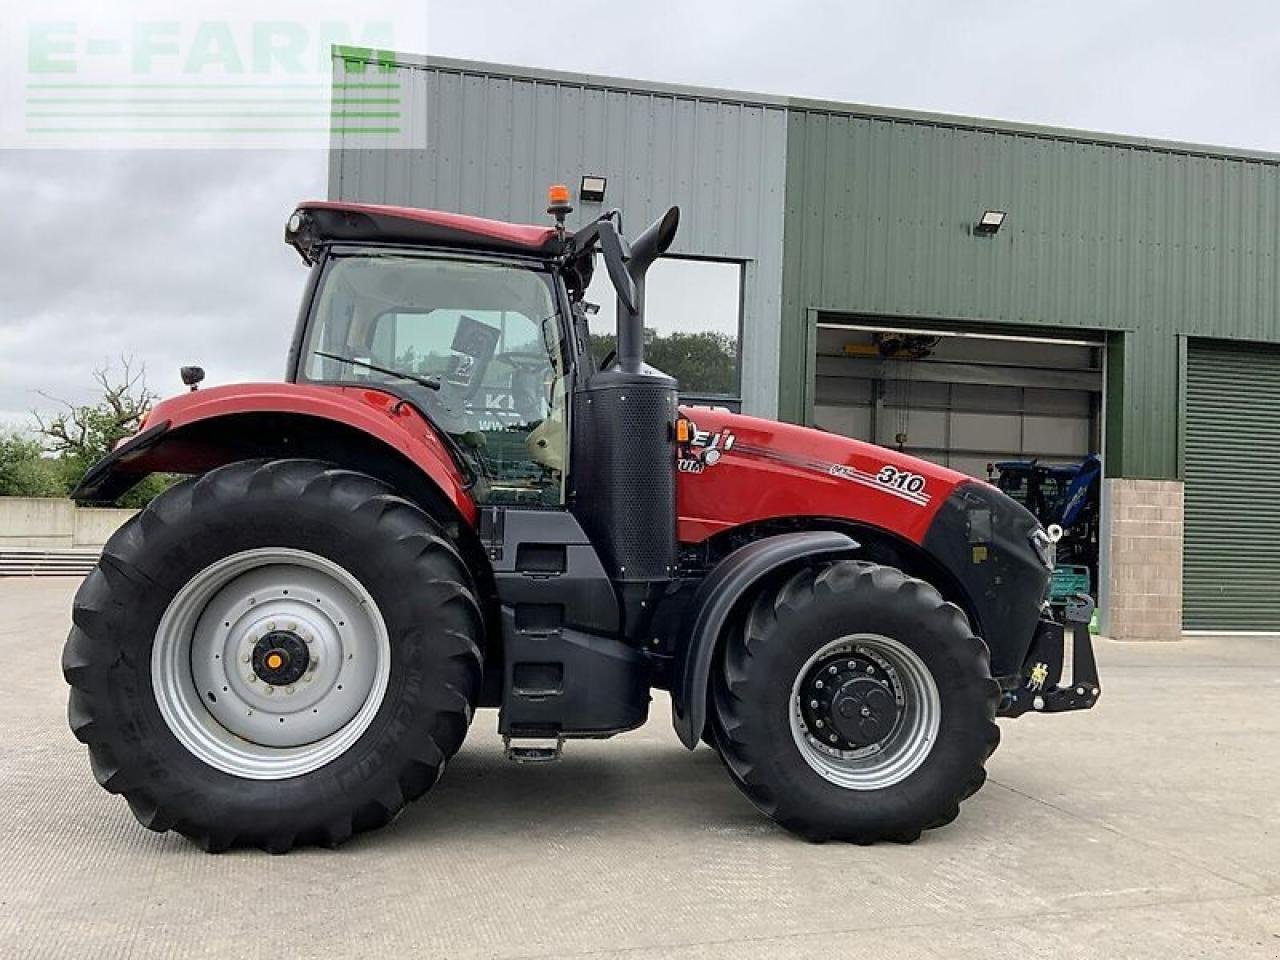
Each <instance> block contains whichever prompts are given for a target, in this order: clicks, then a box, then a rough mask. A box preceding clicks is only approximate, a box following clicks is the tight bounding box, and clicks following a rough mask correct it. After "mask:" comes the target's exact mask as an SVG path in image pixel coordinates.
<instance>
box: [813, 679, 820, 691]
mask: <svg viewBox="0 0 1280 960" xmlns="http://www.w3.org/2000/svg"><path fill="white" fill-rule="evenodd" d="M813 685H814V686H815V687H817V688H818V689H819V690H821V689H822V681H821V680H815V681H813Z"/></svg>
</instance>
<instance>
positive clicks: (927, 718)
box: [712, 560, 1000, 843]
mask: <svg viewBox="0 0 1280 960" xmlns="http://www.w3.org/2000/svg"><path fill="white" fill-rule="evenodd" d="M719 668H720V669H719V670H718V671H717V675H716V676H715V677H714V680H713V699H714V703H713V706H714V709H713V711H712V713H713V723H714V731H715V739H716V744H717V747H718V749H719V751H720V755H721V757H722V758H723V760H724V762H725V765H726V766H727V767H728V769H729V773H730V776H731V777H732V778H733V780H734V782H735V783H736V784H737V785H738V787H739V788H740V789H742V791H743V792H744V793H745V794H746V795H747V797H748V798H750V800H751V802H752V803H754V804H755V805H756V806H757V807H758V808H759V809H760V810H761V811H763V812H764V813H765V814H767V815H768V816H769V817H771V818H772V819H774V820H775V821H777V822H778V823H779V824H781V825H782V826H784V827H786V828H787V829H788V830H791V831H792V832H794V833H797V834H799V835H801V836H803V837H805V838H807V839H810V840H829V839H830V840H848V841H852V842H855V843H873V842H876V841H879V840H893V841H898V842H911V841H913V840H915V839H916V838H918V837H919V836H920V833H921V831H922V830H926V829H930V828H932V827H938V826H942V825H943V824H946V823H950V822H951V821H952V820H954V819H955V817H956V816H957V814H958V813H959V804H960V802H961V801H962V800H964V799H965V798H966V797H968V796H970V795H971V794H973V793H975V792H976V791H977V790H978V788H979V787H981V785H982V783H983V781H984V779H985V777H986V773H985V770H984V766H983V764H984V763H985V761H986V759H987V757H988V756H990V755H991V752H992V751H993V750H994V749H995V748H996V745H997V744H998V743H999V739H1000V731H999V728H998V727H997V726H996V725H995V722H994V719H995V711H996V705H997V701H998V696H999V687H998V685H997V684H996V682H995V681H994V680H993V679H992V678H991V670H990V663H989V658H988V652H987V648H986V645H985V644H984V643H983V642H982V641H981V640H980V639H978V638H976V637H974V636H973V633H972V631H971V629H970V627H969V623H968V620H967V618H966V617H965V615H964V613H963V612H962V611H961V610H960V609H959V608H958V607H956V606H955V605H954V604H951V603H947V602H946V601H945V600H943V599H942V597H941V595H939V593H938V592H937V591H936V590H935V589H934V588H933V587H931V586H930V585H929V584H927V583H924V582H923V581H920V580H916V579H913V578H910V577H908V576H906V575H905V574H903V573H902V572H901V571H899V570H895V569H893V568H891V567H882V566H876V565H874V564H868V563H860V562H855V561H848V560H845V561H838V562H835V563H831V564H828V565H826V566H823V567H819V568H816V569H803V570H801V571H799V572H797V573H795V574H794V575H792V576H791V577H789V578H788V579H786V580H784V581H783V582H781V583H777V584H774V585H773V586H771V587H769V588H767V589H765V590H763V591H762V592H761V593H760V594H759V595H758V596H757V597H756V598H755V600H754V602H753V604H752V606H751V607H750V609H749V610H748V611H746V614H745V617H744V620H743V622H742V626H741V629H740V630H737V631H735V632H733V633H732V634H731V635H730V636H728V637H727V639H726V642H725V647H724V650H723V653H722V657H721V660H720V664H719Z"/></svg>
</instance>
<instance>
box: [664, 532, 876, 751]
mask: <svg viewBox="0 0 1280 960" xmlns="http://www.w3.org/2000/svg"><path fill="white" fill-rule="evenodd" d="M857 548H858V544H857V541H855V540H853V539H852V538H851V537H848V536H845V535H844V534H843V533H837V532H835V531H833V530H812V531H805V532H802V533H783V534H778V535H776V536H772V537H765V538H764V539H762V540H756V541H754V542H753V543H749V544H747V545H746V546H744V547H739V548H738V549H737V550H735V551H733V553H731V554H729V555H728V556H727V557H725V558H724V559H723V560H721V561H720V563H718V564H717V565H716V567H715V568H714V569H713V570H712V571H711V572H710V573H709V574H707V576H706V579H704V580H703V581H702V584H701V586H699V588H698V591H697V593H696V594H695V595H694V598H693V601H692V609H693V616H692V617H691V618H689V619H687V620H686V621H685V622H686V627H685V628H684V629H683V630H682V631H681V635H680V643H679V645H678V646H677V648H676V649H677V650H678V651H679V652H678V653H677V662H676V673H675V676H674V677H673V678H672V684H671V717H672V723H673V724H674V725H675V728H676V734H677V735H678V736H679V737H680V742H681V743H683V744H684V745H685V746H686V747H688V748H689V749H690V750H692V749H693V748H694V747H696V746H697V745H698V740H699V739H700V738H701V737H702V730H703V728H704V727H705V726H706V723H707V689H708V684H709V683H710V680H711V667H712V664H713V662H714V660H715V655H716V648H717V646H718V644H719V642H720V637H721V634H722V633H723V632H724V629H725V626H726V625H727V624H728V622H729V619H730V617H731V616H732V614H733V612H734V610H735V609H736V608H737V607H738V604H739V602H740V601H741V600H743V599H744V598H745V597H747V596H749V595H750V594H751V592H752V589H753V588H754V587H755V586H756V585H757V584H759V583H760V582H761V581H762V580H763V579H764V578H766V577H768V576H769V575H770V574H773V573H775V572H778V571H780V570H782V569H783V568H784V567H786V566H788V565H793V564H797V563H801V562H803V561H806V560H810V559H816V558H819V557H829V556H832V555H838V554H843V553H852V552H853V551H855V550H856V549H857Z"/></svg>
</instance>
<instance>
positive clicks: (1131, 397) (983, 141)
mask: <svg viewBox="0 0 1280 960" xmlns="http://www.w3.org/2000/svg"><path fill="white" fill-rule="evenodd" d="M787 175H788V184H787V219H786V237H785V242H786V259H785V265H784V294H783V304H784V305H783V311H784V312H783V335H782V339H781V346H782V368H781V377H782V379H781V383H782V387H781V394H780V412H781V414H782V415H783V416H787V417H791V418H796V419H798V418H800V417H803V416H805V415H806V414H807V411H806V410H805V399H806V398H805V396H804V387H805V382H806V378H807V377H808V376H810V375H811V371H810V370H808V369H807V364H808V363H809V360H808V357H807V351H806V347H805V343H806V340H805V335H806V325H807V323H808V322H809V318H808V315H807V312H808V311H809V310H811V309H823V310H832V311H840V312H847V313H860V314H880V315H889V316H895V317H918V318H930V319H958V320H977V321H984V322H989V323H993V322H994V323H1001V324H1035V325H1044V326H1049V327H1055V328H1058V329H1064V328H1066V329H1070V328H1082V329H1090V330H1107V331H1117V335H1116V336H1115V337H1112V338H1111V341H1112V343H1113V345H1114V346H1116V347H1117V349H1115V350H1113V351H1112V353H1111V362H1112V363H1113V364H1118V367H1113V368H1112V370H1111V371H1110V383H1111V385H1112V388H1113V389H1112V390H1111V391H1110V392H1111V398H1110V399H1111V401H1112V403H1111V407H1112V409H1111V410H1109V412H1108V430H1109V431H1110V433H1111V435H1110V436H1109V437H1108V441H1109V442H1108V449H1109V451H1111V453H1112V456H1110V457H1109V458H1108V461H1109V462H1108V472H1109V473H1110V474H1111V475H1124V476H1138V477H1170V478H1171V477H1176V476H1177V475H1178V451H1177V435H1178V434H1177V411H1178V379H1179V369H1178V341H1177V334H1179V333H1181V334H1193V335H1199V336H1210V337H1225V338H1243V339H1252V340H1271V341H1274V340H1280V317H1278V315H1277V307H1280V230H1278V229H1277V225H1278V224H1280V165H1278V164H1277V163H1276V162H1275V161H1267V160H1264V159H1250V158H1239V157H1231V158H1229V157H1224V156H1216V155H1208V154H1197V153H1195V152H1193V151H1192V150H1188V151H1178V150H1170V149H1159V148H1153V147H1150V146H1143V145H1140V144H1125V143H1110V142H1091V141H1089V140H1087V139H1085V138H1082V137H1076V136H1072V135H1069V134H1067V133H1065V132H1064V133H1063V134H1061V135H1051V134H1050V133H1047V132H1037V131H1018V130H1012V129H986V128H982V127H979V126H977V125H969V124H967V123H966V122H965V121H961V120H959V119H956V120H955V121H953V122H945V121H944V119H943V118H939V119H937V120H934V121H922V120H916V119H907V118H894V117H886V116H861V115H857V114H856V113H855V112H852V111H851V112H848V113H842V112H836V111H829V110H815V109H793V110H792V112H791V113H790V119H789V136H788V160H787ZM985 209H1000V210H1005V211H1007V212H1008V214H1009V216H1008V219H1007V220H1006V221H1005V224H1004V226H1003V228H1002V229H1001V230H1000V232H999V234H997V235H996V236H995V237H993V238H983V237H977V236H973V235H972V233H971V226H972V224H973V223H974V222H975V221H976V220H977V218H978V217H979V215H980V214H981V213H982V212H983V210H985Z"/></svg>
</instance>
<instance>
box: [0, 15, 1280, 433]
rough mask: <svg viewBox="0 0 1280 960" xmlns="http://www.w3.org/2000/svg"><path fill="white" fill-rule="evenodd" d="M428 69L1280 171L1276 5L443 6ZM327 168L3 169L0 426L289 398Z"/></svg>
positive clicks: (65, 160)
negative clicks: (242, 389) (108, 382)
mask: <svg viewBox="0 0 1280 960" xmlns="http://www.w3.org/2000/svg"><path fill="white" fill-rule="evenodd" d="M427 9H428V18H429V21H428V23H429V30H428V37H429V39H428V50H427V51H426V52H428V53H431V54H437V55H443V56H450V57H461V58H466V59H477V60H492V61H499V62H506V63H515V64H524V65H529V66H540V67H549V68H557V69H563V70H570V71H581V72H590V73H598V74H613V75H617V76H623V77H636V78H641V79H647V80H660V81H669V82H677V83H691V84H698V85H704V86H724V87H732V88H738V89H745V90H755V91H762V92H767V93H776V94H791V95H799V96H813V97H823V98H830V99H836V100H846V101H854V102H861V103H871V104H878V105H883V106H891V107H906V108H915V109H924V110H935V111H942V112H947V113H957V114H965V115H971V116H981V117H996V118H1001V119H1008V120H1021V121H1032V122H1038V123H1049V124H1054V125H1061V126H1070V127H1081V128H1086V129H1095V130H1103V131H1112V132H1121V133H1131V134H1139V135H1146V136H1153V137H1163V138H1171V139H1177V140H1189V141H1197V142H1205V143H1216V144H1224V145H1230V146H1240V147H1251V148H1257V149H1263V150H1272V151H1280V96H1277V94H1278V93H1280V82H1278V81H1280V29H1278V28H1280V4H1276V3H1274V2H1266V0H1255V2H1239V3H1233V2H1218V3H1205V2H1203V0H1194V2H1188V0H1162V2H1124V0H1108V2H1097V0H1075V2H1072V3H1062V2H1060V0H1059V2H1032V0H1003V2H982V0H946V2H941V0H938V2H928V3H924V2H916V3H911V2H902V0H900V2H877V3H871V2H860V0H838V2H814V3H801V2H787V3H781V2H778V3H769V4H765V3H758V4H752V3H744V2H742V0H738V2H722V0H696V2H691V0H683V2H679V3H671V4H665V3H659V2H654V3H647V4H645V3H631V4H613V3H574V2H560V3H556V4H550V5H548V4H542V3H533V2H528V0H524V2H513V3H497V2H482V0H466V2H462V3H456V4H455V3H446V2H441V0H436V2H432V3H430V4H429V5H428V8H427ZM326 160H327V158H326V156H325V155H324V153H323V152H322V151H306V152H304V151H293V152H270V153H268V152H258V151H255V152H249V151H243V150H225V151H213V152H203V153H195V152H191V151H140V152H137V153H124V152H114V153H100V152H99V153H86V152H72V151H65V152H58V153H48V152H45V153H32V152H24V151H16V150H2V149H0V211H3V217H4V223H3V225H2V227H0V254H2V256H0V276H2V277H3V287H2V290H0V421H5V422H8V423H10V424H12V425H19V424H21V423H22V422H23V421H25V420H26V412H27V411H28V410H29V409H30V408H32V407H33V406H41V407H46V406H47V405H48V404H47V402H46V401H44V400H43V399H42V398H41V397H40V396H39V394H38V393H37V391H40V390H43V391H45V392H47V393H50V394H53V395H55V396H61V397H66V398H68V399H72V400H83V399H85V398H87V396H88V395H89V392H90V391H89V384H90V372H91V371H92V370H93V368H94V367H96V366H100V365H101V364H102V363H103V362H104V361H106V360H109V359H111V358H113V357H117V356H119V355H120V354H131V355H134V356H136V357H137V358H138V359H140V360H142V361H144V362H145V363H146V365H147V369H148V372H149V376H150V381H151V384H152V386H153V387H154V388H156V389H157V390H158V391H159V392H160V393H162V394H169V393H172V392H175V391H176V390H178V389H180V384H179V382H178V379H177V373H176V371H177V367H178V365H179V364H182V363H192V362H199V363H201V364H203V365H204V366H205V367H206V369H207V370H208V371H209V382H210V383H225V382H228V381H233V380H237V379H263V378H266V379H278V378H279V377H280V376H281V375H282V371H283V366H284V357H285V351H286V349H287V345H288V341H289V333H290V330H291V328H292V325H293V323H294V319H295V310H296V303H297V299H298V295H299V292H300V290H301V287H302V283H303V280H304V277H305V272H304V268H303V266H302V264H301V262H300V261H299V260H298V258H297V256H296V255H295V254H294V253H293V251H292V250H290V249H289V248H287V247H286V246H285V245H284V243H283V242H282V240H281V235H282V230H283V224H284V221H285V219H286V218H287V216H288V214H289V213H290V211H291V210H292V205H293V204H294V203H295V202H296V201H297V200H299V199H303V198H314V197H322V196H323V195H324V193H325V184H326V177H325V164H326Z"/></svg>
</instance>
